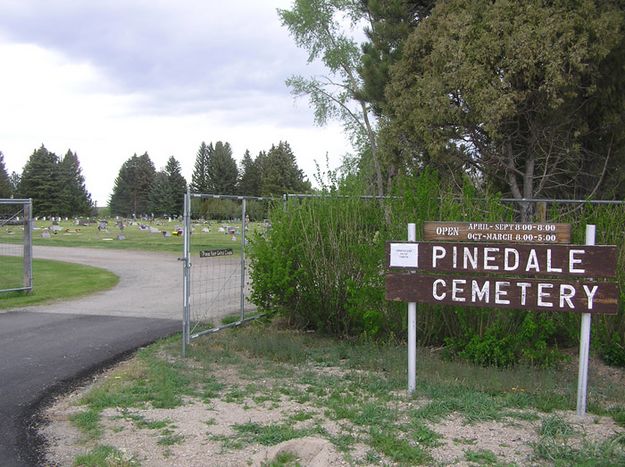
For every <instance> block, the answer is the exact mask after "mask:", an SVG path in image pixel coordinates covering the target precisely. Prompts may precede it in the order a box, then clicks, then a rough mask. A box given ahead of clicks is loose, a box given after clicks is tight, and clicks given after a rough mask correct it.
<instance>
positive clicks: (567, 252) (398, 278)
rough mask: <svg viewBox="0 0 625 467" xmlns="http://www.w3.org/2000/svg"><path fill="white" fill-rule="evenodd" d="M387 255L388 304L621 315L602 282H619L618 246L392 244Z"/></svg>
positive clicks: (612, 290)
mask: <svg viewBox="0 0 625 467" xmlns="http://www.w3.org/2000/svg"><path fill="white" fill-rule="evenodd" d="M387 253H388V254H387V259H388V261H387V267H388V268H389V269H390V270H391V272H388V273H387V275H386V298H387V299H388V300H398V301H404V302H420V303H432V304H447V305H461V306H480V307H492V308H516V309H527V310H536V311H573V312H582V313H604V314H615V313H617V312H618V296H619V292H618V287H617V285H616V284H615V283H614V282H605V281H597V280H595V279H598V278H611V277H614V276H615V275H616V258H617V249H616V247H615V246H605V245H600V246H599V245H597V246H595V245H561V244H514V243H480V242H471V243H467V242H388V243H387ZM398 270H402V271H403V272H397V271H398ZM405 271H410V272H405ZM528 276H530V278H527V279H525V278H521V277H528ZM537 277H544V278H543V279H537ZM588 279H590V280H588Z"/></svg>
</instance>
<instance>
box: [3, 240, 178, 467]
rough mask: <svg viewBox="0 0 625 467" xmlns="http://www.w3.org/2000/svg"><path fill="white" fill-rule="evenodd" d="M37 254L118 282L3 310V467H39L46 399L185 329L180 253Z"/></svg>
mask: <svg viewBox="0 0 625 467" xmlns="http://www.w3.org/2000/svg"><path fill="white" fill-rule="evenodd" d="M34 257H35V258H47V259H57V260H62V261H70V262H79V263H83V264H89V265H92V266H98V267H103V268H106V269H109V270H110V271H112V272H114V273H115V274H117V275H118V276H119V277H120V283H119V285H117V286H116V287H115V288H113V289H112V290H109V291H106V292H101V293H97V294H94V295H90V296H89V297H85V298H81V299H76V300H70V301H66V302H62V303H53V304H50V305H41V306H34V307H28V308H24V309H21V310H12V311H10V312H6V313H0V356H1V358H0V465H2V466H30V465H37V462H38V458H37V453H38V452H37V449H38V447H39V445H40V443H41V440H39V439H37V438H36V436H35V431H34V430H33V429H32V428H33V427H32V425H33V423H36V410H37V409H38V407H39V406H40V404H41V402H42V401H45V400H47V398H49V397H50V396H51V395H53V394H57V393H59V392H61V391H63V390H64V389H67V388H68V387H70V386H71V383H72V382H73V381H76V380H77V379H79V378H82V377H85V376H87V375H89V374H90V373H92V372H93V371H95V370H97V369H98V368H101V367H102V366H105V365H106V364H108V363H111V362H114V361H116V360H117V359H119V358H121V357H123V356H124V355H126V354H127V353H129V352H131V351H133V350H134V349H136V348H138V347H141V346H143V345H146V344H148V343H150V342H153V341H154V340H156V339H158V338H160V337H164V336H167V335H171V334H173V333H174V332H177V331H179V330H180V329H181V314H182V312H181V295H182V292H181V290H182V288H181V280H182V266H181V264H180V263H179V262H178V261H177V257H176V256H175V255H168V254H155V253H138V252H128V251H118V250H96V249H93V250H92V249H77V248H54V247H35V248H34ZM35 281H36V277H35ZM36 286H37V285H36V282H35V287H36Z"/></svg>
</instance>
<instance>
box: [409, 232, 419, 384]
mask: <svg viewBox="0 0 625 467" xmlns="http://www.w3.org/2000/svg"><path fill="white" fill-rule="evenodd" d="M416 239H417V228H416V225H415V224H408V241H409V242H414V241H416ZM416 387H417V304H416V303H415V302H410V303H408V394H410V395H411V394H414V392H415V390H416Z"/></svg>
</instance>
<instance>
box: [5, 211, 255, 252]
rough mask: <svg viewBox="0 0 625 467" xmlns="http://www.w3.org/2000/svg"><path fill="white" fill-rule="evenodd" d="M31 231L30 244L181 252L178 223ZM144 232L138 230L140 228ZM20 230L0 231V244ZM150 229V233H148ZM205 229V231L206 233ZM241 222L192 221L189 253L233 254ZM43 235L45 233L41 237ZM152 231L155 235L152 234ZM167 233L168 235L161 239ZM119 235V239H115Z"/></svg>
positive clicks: (40, 226)
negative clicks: (231, 229)
mask: <svg viewBox="0 0 625 467" xmlns="http://www.w3.org/2000/svg"><path fill="white" fill-rule="evenodd" d="M34 224H35V226H36V227H35V229H36V230H33V245H49V246H67V247H85V248H113V249H125V250H142V251H162V252H175V253H179V254H181V253H182V249H183V238H182V236H176V235H174V233H175V232H176V231H177V229H178V228H181V227H182V223H181V222H176V221H172V222H168V221H167V220H162V219H160V220H155V221H153V222H137V223H134V224H127V225H125V226H124V229H123V230H122V229H120V228H119V227H117V226H116V225H115V221H113V220H110V221H109V223H108V226H107V228H106V230H98V224H97V223H92V224H90V225H86V226H79V225H75V223H74V222H71V221H67V222H60V223H59V227H60V230H58V231H48V230H46V229H49V228H50V227H51V226H52V223H51V222H43V221H35V222H34ZM142 224H143V225H144V226H146V227H147V229H141V228H140V225H142ZM227 226H230V227H234V229H235V230H236V232H237V234H236V235H235V236H234V240H233V236H232V235H229V234H227V232H220V231H219V229H220V228H223V227H227ZM21 228H22V227H19V226H17V227H11V229H2V230H0V243H19V242H21V241H22V240H21V235H16V229H21ZM150 228H152V231H151V230H150ZM262 228H263V227H262V225H261V224H260V223H251V224H250V225H249V226H248V231H247V232H248V235H249V234H250V233H251V232H253V231H254V230H256V229H262ZM206 230H208V231H206ZM240 231H241V223H240V222H238V223H236V222H229V221H224V222H217V221H212V222H194V223H193V231H192V235H193V238H192V241H191V245H192V252H193V253H197V252H198V251H200V250H204V249H210V248H232V249H233V250H234V251H239V250H240V249H241V237H240V235H239V233H240ZM44 232H48V233H49V238H45V237H47V234H46V236H45V237H42V235H43V234H44ZM152 232H155V233H152ZM163 232H167V233H168V234H169V235H171V236H164V235H163ZM120 235H123V237H124V239H123V240H118V237H119V236H120Z"/></svg>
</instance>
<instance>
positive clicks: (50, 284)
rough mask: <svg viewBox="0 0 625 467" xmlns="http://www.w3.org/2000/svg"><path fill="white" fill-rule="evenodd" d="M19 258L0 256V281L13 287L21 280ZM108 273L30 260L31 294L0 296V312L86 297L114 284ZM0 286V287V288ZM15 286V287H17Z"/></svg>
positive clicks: (84, 267) (113, 276)
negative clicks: (31, 266)
mask: <svg viewBox="0 0 625 467" xmlns="http://www.w3.org/2000/svg"><path fill="white" fill-rule="evenodd" d="M21 261H22V260H21V258H16V257H8V256H0V270H1V271H2V272H1V273H0V280H2V284H10V285H13V286H16V285H15V284H13V282H12V281H14V280H15V279H13V278H14V277H18V278H20V277H21V274H22V272H21V271H22V264H21ZM118 280H119V279H118V277H117V276H116V275H115V274H113V273H112V272H109V271H106V270H104V269H100V268H94V267H91V266H84V265H80V264H74V263H64V262H61V261H50V260H43V259H35V260H33V291H32V292H31V293H24V292H5V293H0V310H3V309H8V308H15V307H22V306H27V305H35V304H40V303H44V302H49V301H53V300H64V299H68V298H74V297H79V296H82V295H88V294H90V293H93V292H99V291H101V290H106V289H110V288H111V287H113V286H115V285H116V284H117V282H118ZM2 284H0V285H2ZM17 286H19V284H17Z"/></svg>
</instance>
